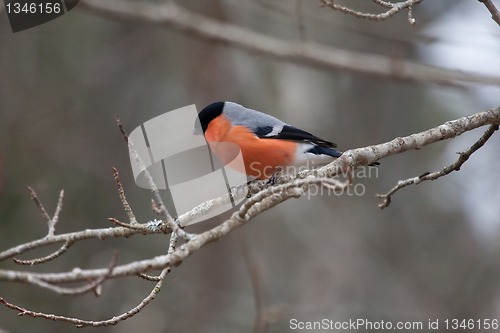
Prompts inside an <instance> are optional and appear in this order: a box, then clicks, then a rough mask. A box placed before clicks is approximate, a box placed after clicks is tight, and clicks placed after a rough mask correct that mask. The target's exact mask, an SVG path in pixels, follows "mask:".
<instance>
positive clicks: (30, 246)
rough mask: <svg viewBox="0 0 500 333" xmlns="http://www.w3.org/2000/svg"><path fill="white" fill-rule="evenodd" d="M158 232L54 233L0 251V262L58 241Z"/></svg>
mask: <svg viewBox="0 0 500 333" xmlns="http://www.w3.org/2000/svg"><path fill="white" fill-rule="evenodd" d="M139 233H142V234H146V233H147V234H159V233H162V231H161V230H152V229H147V228H144V229H140V230H135V229H130V228H102V229H87V230H84V231H78V232H70V233H66V234H60V235H55V236H53V237H50V238H49V237H44V238H41V239H38V240H35V241H32V242H29V243H25V244H21V245H18V246H16V247H13V248H10V249H8V250H5V251H3V252H0V262H1V261H4V260H6V259H9V258H12V257H14V256H17V255H19V254H22V253H25V252H27V251H31V250H34V249H37V248H40V247H45V246H50V245H54V244H59V243H65V242H67V241H71V242H77V241H81V240H86V239H106V238H116V237H130V236H132V235H136V234H139Z"/></svg>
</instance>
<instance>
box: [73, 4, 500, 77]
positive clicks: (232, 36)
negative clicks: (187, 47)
mask: <svg viewBox="0 0 500 333" xmlns="http://www.w3.org/2000/svg"><path fill="white" fill-rule="evenodd" d="M79 6H80V7H81V8H86V9H89V10H92V11H94V12H95V13H97V14H99V15H103V16H106V17H110V18H113V19H119V20H134V21H140V22H145V23H148V24H156V25H159V26H164V27H170V28H173V29H176V30H178V31H181V32H182V33H189V34H191V35H194V36H196V37H198V38H201V39H204V40H208V41H210V42H219V43H223V44H228V45H230V46H232V47H236V48H240V49H244V50H247V51H250V52H252V54H253V53H260V54H264V55H266V56H269V57H274V58H278V59H282V60H285V61H290V62H297V63H300V64H302V65H312V66H322V67H325V68H328V69H337V70H344V71H351V72H356V73H361V74H364V75H374V76H377V77H382V78H386V79H398V80H403V81H416V82H431V83H435V84H439V85H450V86H460V84H462V83H480V84H488V85H495V86H498V85H500V77H498V76H496V75H484V74H478V73H470V72H469V73H468V72H463V71H458V70H450V69H446V68H440V67H434V66H429V65H424V64H419V63H415V62H411V61H407V60H404V59H401V58H400V57H393V58H391V57H386V56H381V55H375V54H373V53H360V52H354V51H351V50H345V49H340V48H335V47H332V46H330V45H323V44H317V43H313V42H300V41H299V42H297V41H289V40H285V39H282V38H278V37H274V36H271V35H269V34H267V33H259V32H256V31H253V30H250V29H245V28H244V27H242V26H240V25H235V24H230V23H227V22H221V21H218V20H215V19H212V18H210V17H208V16H205V15H201V14H197V13H195V12H192V11H190V10H188V9H186V8H183V7H181V6H178V5H177V4H176V3H175V2H174V1H169V2H161V3H157V2H151V1H142V2H139V1H126V0H106V1H102V0H80V2H79Z"/></svg>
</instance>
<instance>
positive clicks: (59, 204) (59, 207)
mask: <svg viewBox="0 0 500 333" xmlns="http://www.w3.org/2000/svg"><path fill="white" fill-rule="evenodd" d="M28 191H29V192H30V196H31V199H33V201H34V202H35V204H36V206H37V207H38V209H39V210H40V213H41V214H42V216H43V218H44V219H45V221H46V222H47V226H48V232H47V237H52V236H54V233H55V231H56V228H55V227H56V224H57V221H59V214H60V213H61V210H62V204H63V198H64V190H61V192H60V193H59V200H58V201H57V206H56V210H55V212H54V216H53V217H52V218H50V216H49V214H48V213H47V211H46V210H45V207H44V206H43V204H42V202H41V201H40V199H38V196H37V195H36V192H35V190H34V189H33V188H31V187H29V186H28Z"/></svg>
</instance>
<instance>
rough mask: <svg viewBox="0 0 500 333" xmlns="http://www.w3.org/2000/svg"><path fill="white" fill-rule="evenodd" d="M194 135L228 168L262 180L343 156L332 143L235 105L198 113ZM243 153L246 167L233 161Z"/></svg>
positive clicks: (217, 105) (210, 107) (220, 105)
mask: <svg viewBox="0 0 500 333" xmlns="http://www.w3.org/2000/svg"><path fill="white" fill-rule="evenodd" d="M193 132H194V134H197V135H201V134H203V135H204V136H205V139H206V141H207V143H208V144H209V146H210V149H211V150H212V151H213V152H214V153H215V155H216V156H217V157H218V158H219V159H220V160H221V161H222V162H223V163H224V164H225V165H228V166H229V167H231V168H233V169H235V170H236V171H238V172H242V173H245V174H246V175H247V176H250V177H253V178H255V179H259V180H265V179H270V178H271V177H273V176H274V175H275V174H276V173H279V172H283V173H285V174H289V173H292V172H294V171H295V173H297V172H298V171H302V170H304V169H306V168H307V169H310V168H312V167H315V166H319V165H325V164H327V163H329V162H331V161H333V160H334V159H335V158H337V157H339V156H340V155H342V152H341V151H339V150H337V149H335V148H336V147H337V145H336V144H335V143H333V142H330V141H327V140H323V139H320V138H319V137H317V136H315V135H313V134H311V133H309V132H306V131H304V130H301V129H299V128H297V127H294V126H291V125H289V124H287V123H285V122H283V121H281V120H279V119H278V118H276V117H273V116H271V115H268V114H266V113H264V112H260V111H256V110H253V109H250V108H246V107H244V106H242V105H240V104H237V103H234V102H223V101H219V102H215V103H212V104H210V105H208V106H206V107H205V108H203V109H202V110H201V111H200V112H199V113H198V119H197V121H195V128H194V131H193ZM240 151H241V155H242V157H243V164H241V163H240V164H237V163H235V162H234V160H235V157H236V156H237V154H238V153H239V152H240Z"/></svg>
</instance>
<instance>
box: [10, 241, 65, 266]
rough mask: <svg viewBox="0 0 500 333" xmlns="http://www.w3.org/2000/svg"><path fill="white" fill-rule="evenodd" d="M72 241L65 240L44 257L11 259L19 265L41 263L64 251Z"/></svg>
mask: <svg viewBox="0 0 500 333" xmlns="http://www.w3.org/2000/svg"><path fill="white" fill-rule="evenodd" d="M74 243H75V241H72V240H67V241H66V242H64V244H63V245H62V246H61V247H60V248H59V249H58V250H57V251H55V252H52V253H51V254H49V255H47V256H45V257H41V258H36V259H28V260H25V259H17V258H13V259H12V260H14V262H15V263H16V264H19V265H27V266H33V265H38V264H43V263H46V262H48V261H51V260H54V259H55V258H57V257H59V256H60V255H61V254H63V253H64V252H66V251H67V250H68V249H69V248H70V247H71V245H73V244H74Z"/></svg>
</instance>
